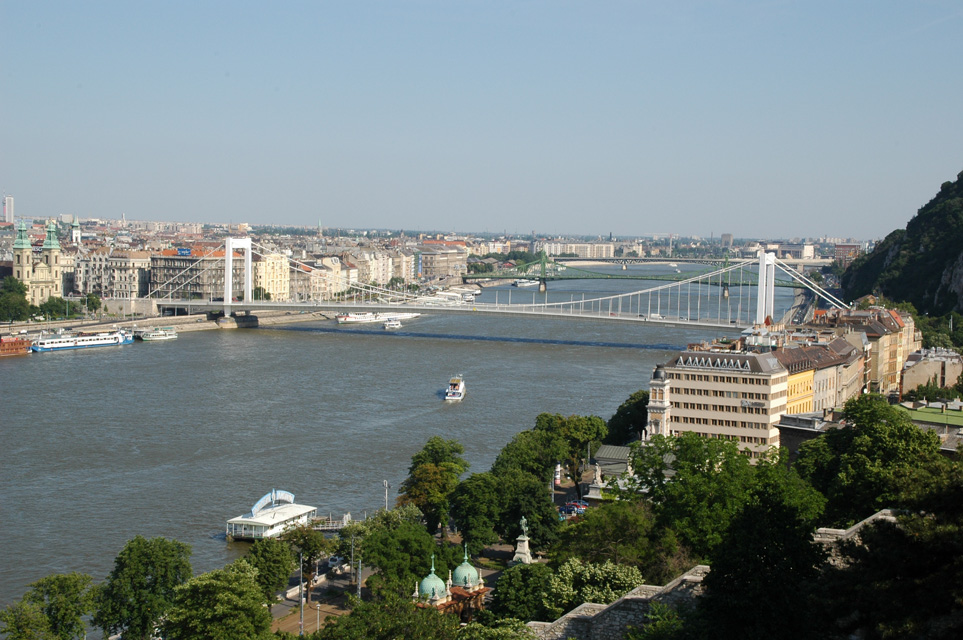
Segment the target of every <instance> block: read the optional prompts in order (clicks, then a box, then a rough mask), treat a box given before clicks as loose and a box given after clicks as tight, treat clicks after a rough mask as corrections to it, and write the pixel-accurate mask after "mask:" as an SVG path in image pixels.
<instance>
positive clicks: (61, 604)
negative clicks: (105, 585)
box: [24, 573, 94, 640]
mask: <svg viewBox="0 0 963 640" xmlns="http://www.w3.org/2000/svg"><path fill="white" fill-rule="evenodd" d="M92 583H93V580H92V578H91V577H90V576H89V575H87V574H85V573H61V574H53V575H49V576H47V577H45V578H41V579H40V580H38V581H37V582H34V583H33V584H31V585H30V591H28V592H27V594H26V595H25V596H24V600H25V601H27V602H30V603H31V604H35V605H37V606H38V607H40V610H41V611H42V612H43V615H44V616H45V617H46V618H47V624H48V627H49V629H50V632H51V634H52V635H53V636H54V637H55V638H59V639H60V640H73V639H74V638H78V639H79V638H83V637H85V636H86V624H84V620H83V618H84V616H86V615H88V614H90V613H91V612H92V611H93V604H94V603H93V592H92V591H91V585H92Z"/></svg>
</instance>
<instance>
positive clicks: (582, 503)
mask: <svg viewBox="0 0 963 640" xmlns="http://www.w3.org/2000/svg"><path fill="white" fill-rule="evenodd" d="M565 504H576V505H578V506H580V507H582V508H583V509H588V508H589V503H588V502H586V501H585V500H569V501H568V502H566V503H565Z"/></svg>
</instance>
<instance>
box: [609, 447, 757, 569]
mask: <svg viewBox="0 0 963 640" xmlns="http://www.w3.org/2000/svg"><path fill="white" fill-rule="evenodd" d="M632 468H633V470H634V473H635V477H634V479H635V482H634V483H633V487H632V488H631V490H630V492H627V497H630V498H631V499H636V498H635V496H636V495H637V492H638V491H642V492H644V493H646V494H647V495H648V497H649V499H650V501H651V502H652V505H653V507H654V509H655V514H656V518H657V522H658V524H659V527H664V528H667V529H670V530H671V531H673V532H675V534H676V535H677V536H678V537H679V540H680V541H681V542H682V544H684V545H685V546H686V547H688V548H689V549H691V550H692V552H693V553H694V554H695V555H696V557H700V558H706V557H708V556H709V555H710V554H711V552H712V549H714V548H715V547H716V545H717V544H719V542H720V541H721V539H722V534H723V532H724V531H725V530H726V528H727V527H728V524H729V521H730V519H731V518H732V517H733V516H734V515H735V513H736V512H737V511H738V510H739V508H740V507H741V506H742V504H743V503H744V502H745V497H746V493H747V491H748V489H749V486H750V481H751V479H752V476H753V467H752V465H751V464H750V462H749V458H747V457H746V456H745V455H744V454H743V453H742V452H740V451H739V448H738V446H737V445H736V443H734V442H731V441H726V440H719V439H714V438H703V437H702V436H699V435H696V434H694V433H683V434H680V435H678V436H668V437H663V436H654V437H653V438H652V439H651V440H650V441H648V442H647V443H646V444H645V445H644V446H636V447H634V449H633V455H632Z"/></svg>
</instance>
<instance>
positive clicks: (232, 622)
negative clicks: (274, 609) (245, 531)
mask: <svg viewBox="0 0 963 640" xmlns="http://www.w3.org/2000/svg"><path fill="white" fill-rule="evenodd" d="M265 603H266V600H265V598H264V593H263V592H262V590H261V586H260V585H259V584H258V581H257V569H255V568H254V567H252V566H251V565H250V564H248V562H247V561H246V560H244V559H241V560H237V561H236V562H234V563H233V564H231V565H229V566H228V567H226V568H224V569H218V570H216V571H211V572H210V573H204V574H201V575H199V576H197V577H195V578H191V579H190V580H188V581H187V582H186V583H185V584H182V585H180V586H179V587H177V589H176V590H175V591H174V599H173V602H172V604H171V607H170V609H169V610H168V611H167V614H166V615H165V616H164V622H163V633H164V638H165V640H205V639H208V640H231V639H233V638H249V639H250V640H259V639H260V640H268V639H269V638H271V637H273V636H272V634H271V614H270V612H269V611H268V609H267V608H266V607H265V606H264V605H265Z"/></svg>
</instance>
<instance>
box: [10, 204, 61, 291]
mask: <svg viewBox="0 0 963 640" xmlns="http://www.w3.org/2000/svg"><path fill="white" fill-rule="evenodd" d="M11 201H12V198H11ZM10 206H11V207H12V206H13V204H12V203H11V205H10ZM13 277H14V278H16V279H17V280H19V281H20V282H22V283H23V284H24V285H25V286H26V288H27V302H29V303H30V304H32V305H40V304H43V303H44V302H46V301H47V299H48V298H50V297H58V298H59V297H61V296H63V265H62V264H61V260H60V241H59V240H58V239H57V225H56V224H54V222H53V221H51V222H48V223H47V226H46V235H45V237H44V241H43V247H42V248H41V250H40V259H39V260H37V259H35V257H34V251H33V244H32V243H31V241H30V236H29V235H28V234H27V225H26V224H25V223H24V222H23V221H21V222H20V226H19V227H18V228H17V237H16V239H15V240H14V242H13Z"/></svg>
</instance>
